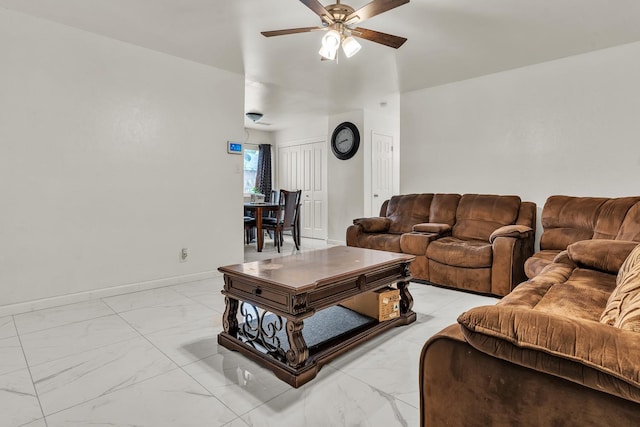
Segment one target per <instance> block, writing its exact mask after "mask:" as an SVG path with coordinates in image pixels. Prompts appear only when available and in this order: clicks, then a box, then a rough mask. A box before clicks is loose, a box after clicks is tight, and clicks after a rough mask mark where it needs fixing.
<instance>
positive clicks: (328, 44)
mask: <svg viewBox="0 0 640 427" xmlns="http://www.w3.org/2000/svg"><path fill="white" fill-rule="evenodd" d="M341 40H342V36H341V35H340V33H339V32H337V31H336V30H329V31H327V34H325V35H324V37H322V47H324V48H326V49H330V50H338V47H339V46H340V41H341Z"/></svg>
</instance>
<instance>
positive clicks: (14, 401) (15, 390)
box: [0, 369, 42, 427]
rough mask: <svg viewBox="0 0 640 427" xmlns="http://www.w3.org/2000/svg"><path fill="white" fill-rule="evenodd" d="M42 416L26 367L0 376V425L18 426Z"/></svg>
mask: <svg viewBox="0 0 640 427" xmlns="http://www.w3.org/2000/svg"><path fill="white" fill-rule="evenodd" d="M40 418H42V411H41V410H40V405H39V404H38V398H37V396H36V392H35V390H34V388H33V383H32V382H31V375H29V370H28V369H21V370H19V371H16V372H12V373H10V374H6V375H1V376H0V426H2V427H18V426H22V425H24V424H27V423H30V422H32V421H35V420H38V419H40Z"/></svg>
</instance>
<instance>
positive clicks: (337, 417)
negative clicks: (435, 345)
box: [242, 366, 420, 427]
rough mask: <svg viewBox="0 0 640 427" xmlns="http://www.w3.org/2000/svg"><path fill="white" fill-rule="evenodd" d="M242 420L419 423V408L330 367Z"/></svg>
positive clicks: (384, 426) (311, 424) (261, 423)
mask: <svg viewBox="0 0 640 427" xmlns="http://www.w3.org/2000/svg"><path fill="white" fill-rule="evenodd" d="M416 382H417V381H416ZM242 419H243V420H244V421H245V422H246V423H247V424H248V425H249V426H251V427H271V426H305V427H326V426H369V427H396V426H402V427H407V426H417V425H419V424H420V414H419V410H418V409H416V408H414V407H412V406H411V405H407V404H406V403H404V402H402V401H400V400H398V399H395V398H394V397H393V396H391V395H390V394H388V393H385V392H383V391H381V390H378V389H376V388H374V387H371V386H370V385H368V384H365V383H363V382H362V381H360V380H358V379H355V378H353V377H351V376H349V375H346V374H344V373H341V372H339V371H335V370H334V369H332V368H331V367H330V366H325V367H323V368H322V370H321V371H320V373H319V374H318V376H317V377H316V378H315V379H314V380H312V381H311V382H309V383H307V384H305V385H304V386H302V387H301V388H298V389H290V390H289V391H287V392H285V393H283V394H281V395H279V396H277V397H276V398H274V399H271V400H269V401H268V402H266V403H265V404H264V405H262V406H259V407H257V408H256V409H254V410H253V411H251V412H249V413H247V414H245V415H243V416H242Z"/></svg>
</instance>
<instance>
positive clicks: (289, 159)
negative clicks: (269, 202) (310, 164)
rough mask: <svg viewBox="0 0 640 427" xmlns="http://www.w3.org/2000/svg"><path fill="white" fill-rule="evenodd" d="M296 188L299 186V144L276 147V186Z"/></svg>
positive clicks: (285, 188)
mask: <svg viewBox="0 0 640 427" xmlns="http://www.w3.org/2000/svg"><path fill="white" fill-rule="evenodd" d="M281 188H282V189H284V190H298V189H299V188H300V146H299V145H294V146H290V147H280V148H279V149H278V188H277V190H279V189H281Z"/></svg>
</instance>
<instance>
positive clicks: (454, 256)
mask: <svg viewBox="0 0 640 427" xmlns="http://www.w3.org/2000/svg"><path fill="white" fill-rule="evenodd" d="M535 215H536V207H535V204H533V203H531V202H522V201H521V200H520V197H518V196H502V195H492V194H464V195H460V194H431V193H427V194H406V195H399V196H393V197H392V198H391V199H389V200H388V201H387V202H385V203H384V204H383V206H382V208H381V212H380V216H379V217H375V218H358V219H355V220H354V221H353V225H351V226H349V227H348V229H347V245H348V246H357V247H363V248H369V249H378V250H384V251H390V252H402V253H408V254H412V255H416V259H415V260H414V261H413V263H412V264H411V274H412V276H413V278H414V279H417V280H423V281H427V282H430V283H434V284H437V285H442V286H447V287H452V288H458V289H466V290H471V291H475V292H481V293H487V294H494V295H500V296H502V295H506V294H508V293H509V292H511V290H512V289H513V287H514V286H515V285H516V284H518V283H520V282H521V281H523V280H524V279H525V275H524V262H525V260H526V259H527V258H529V257H530V256H531V255H533V245H534V239H535V229H534V228H535V222H536V221H535Z"/></svg>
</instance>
